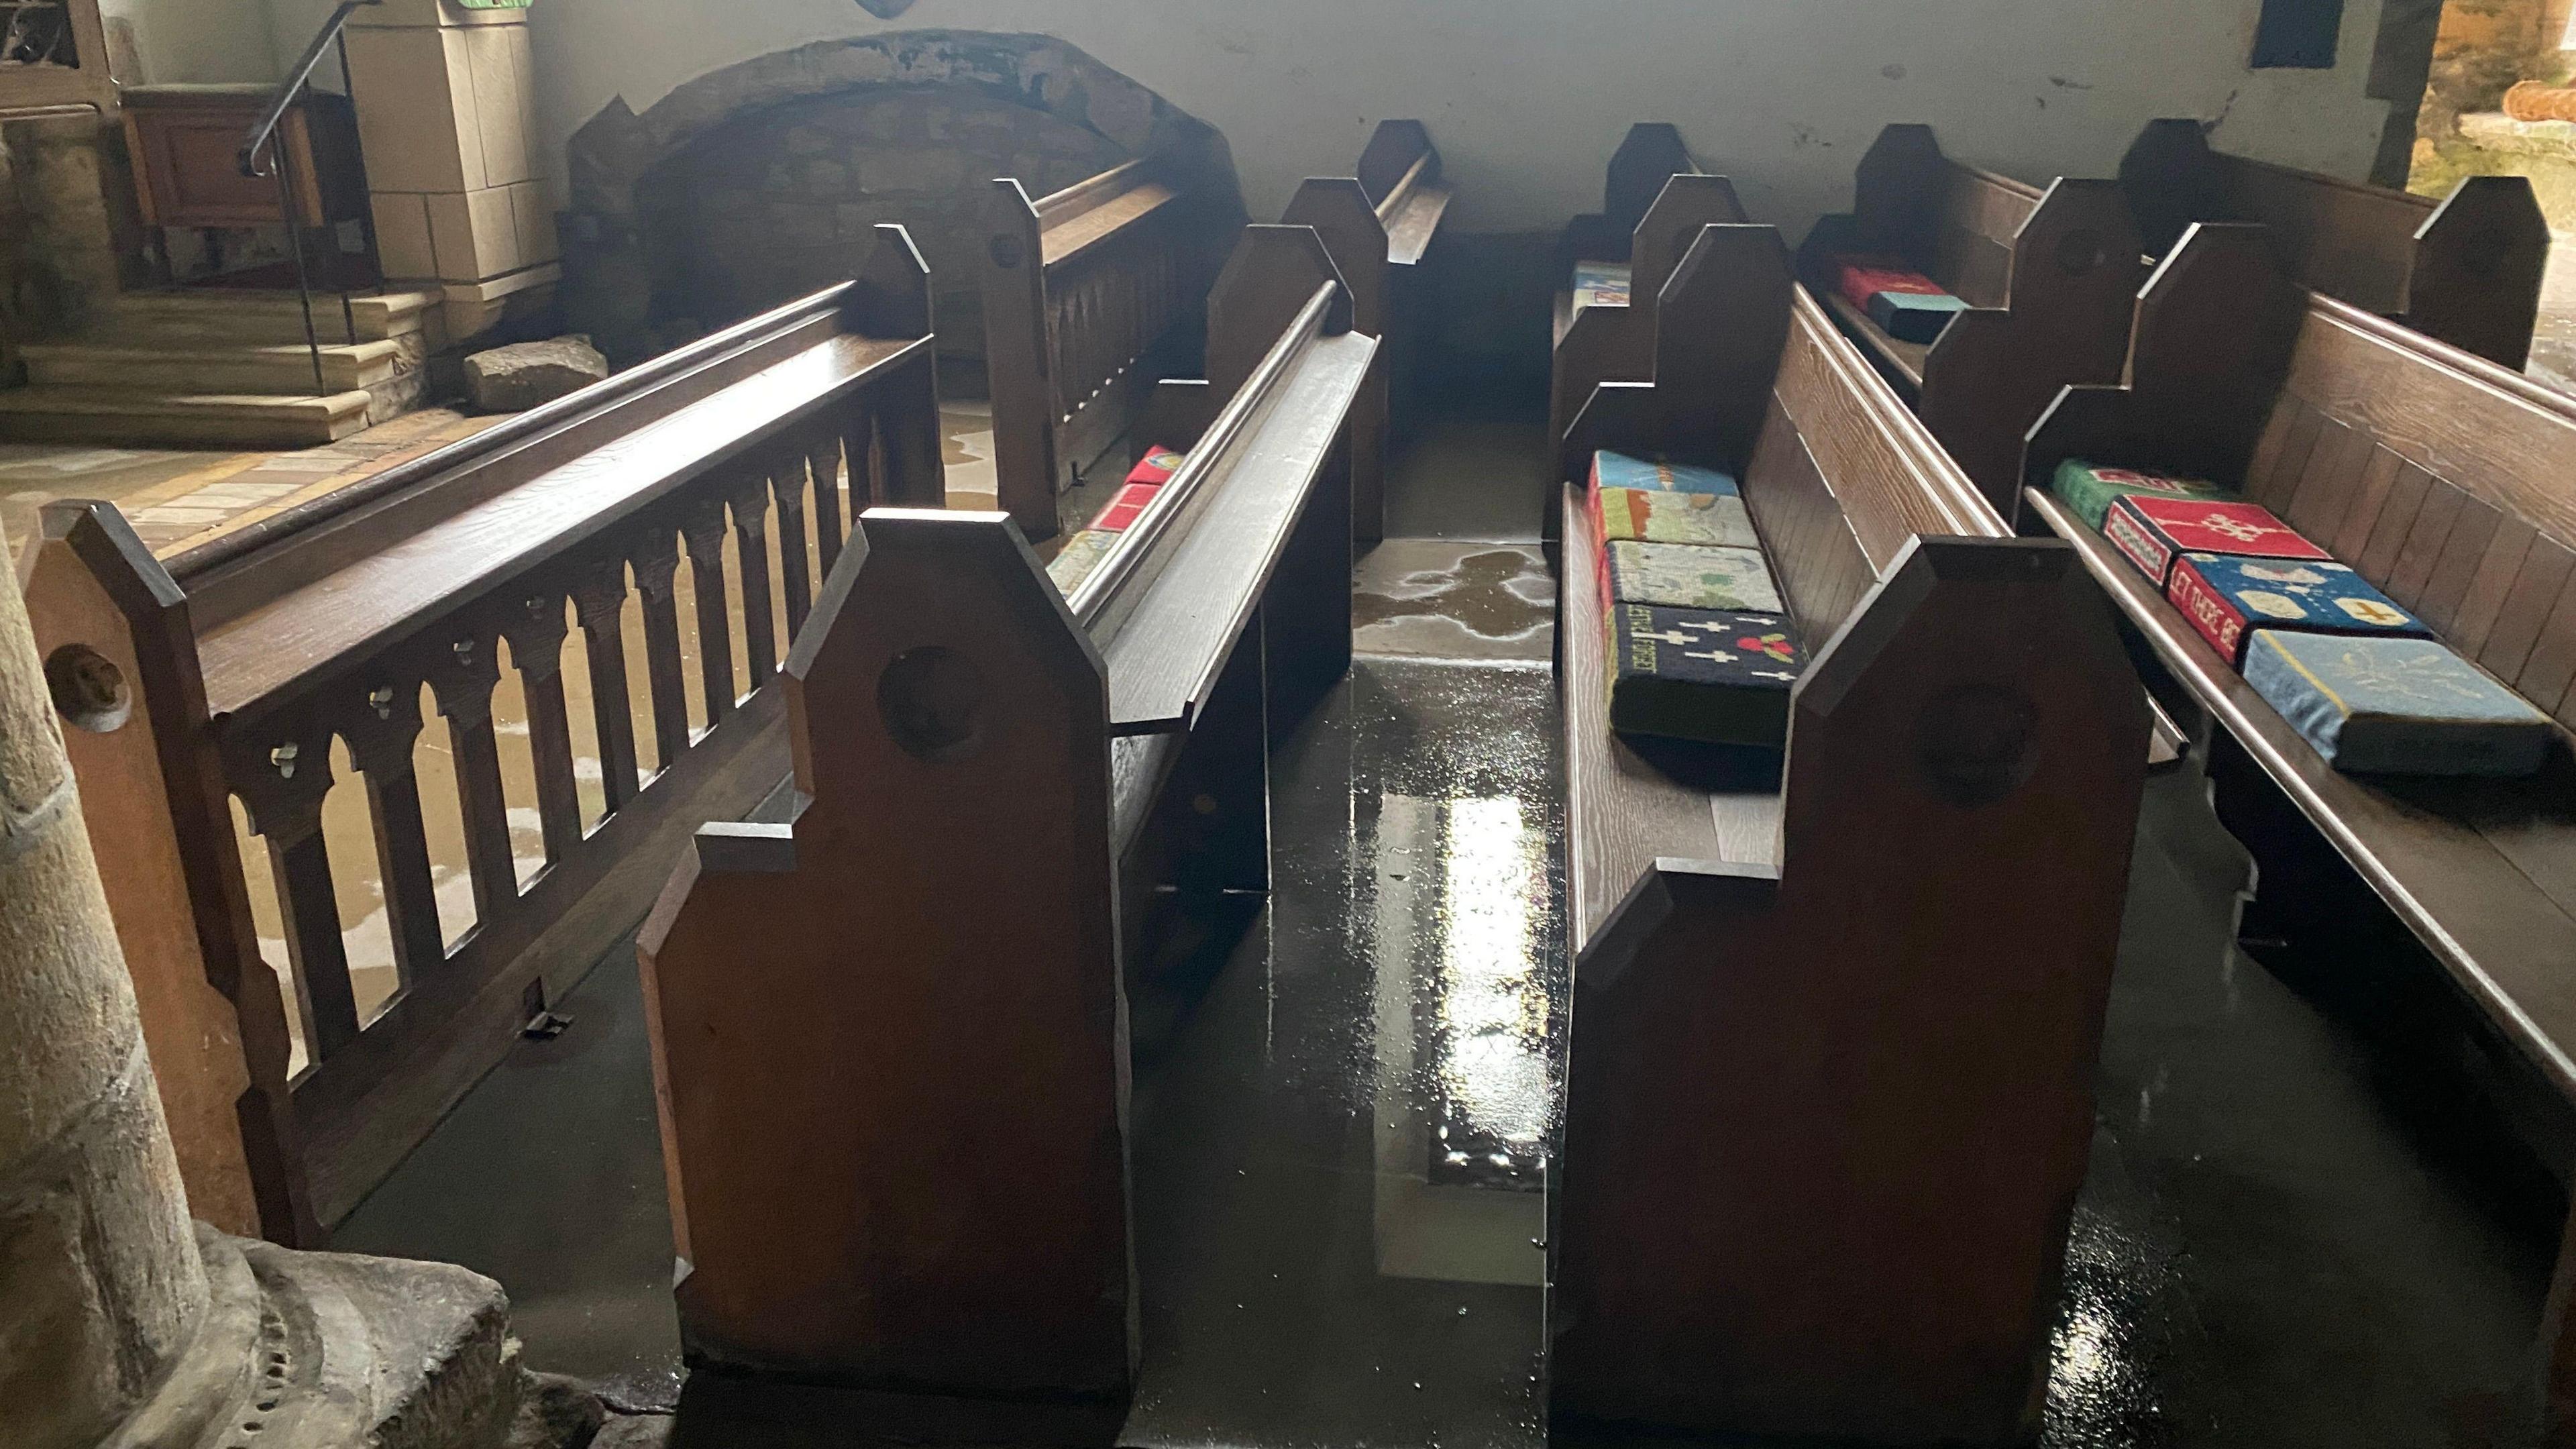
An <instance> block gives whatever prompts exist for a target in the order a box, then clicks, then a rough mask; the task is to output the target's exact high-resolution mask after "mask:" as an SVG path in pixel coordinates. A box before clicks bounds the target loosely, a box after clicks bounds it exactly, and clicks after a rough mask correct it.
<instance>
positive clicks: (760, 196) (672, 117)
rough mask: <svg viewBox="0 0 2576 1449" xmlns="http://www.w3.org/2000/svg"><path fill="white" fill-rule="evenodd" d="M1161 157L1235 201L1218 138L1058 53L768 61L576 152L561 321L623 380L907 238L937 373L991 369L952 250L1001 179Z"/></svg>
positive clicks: (1038, 46) (1046, 40)
mask: <svg viewBox="0 0 2576 1449" xmlns="http://www.w3.org/2000/svg"><path fill="white" fill-rule="evenodd" d="M535 13H537V14H539V15H543V14H544V13H545V12H544V11H543V10H539V11H537V12H535ZM1166 153H1176V154H1182V155H1186V156H1189V157H1192V158H1194V160H1193V164H1194V165H1200V166H1204V167H1205V169H1206V170H1207V171H1208V172H1210V173H1212V174H1215V175H1219V176H1223V177H1224V178H1226V180H1227V182H1228V184H1231V181H1232V178H1233V174H1234V166H1233V162H1232V160H1231V159H1230V157H1229V156H1228V155H1227V151H1226V144H1225V140H1224V138H1223V137H1221V136H1219V135H1217V133H1216V132H1215V131H1214V130H1213V129H1212V128H1211V127H1209V126H1208V125H1207V124H1206V123H1205V122H1203V121H1200V120H1198V119H1196V118H1195V117H1192V116H1190V115H1188V114H1186V113H1184V112H1182V111H1181V110H1180V109H1178V108H1177V107H1175V106H1173V105H1172V104H1171V103H1170V102H1169V101H1166V100H1164V99H1163V98H1162V97H1161V96H1159V95H1156V94H1155V93H1154V92H1152V91H1150V90H1147V89H1146V88H1145V87H1143V86H1141V85H1139V84H1137V83H1136V82H1135V81H1133V80H1131V79H1129V78H1128V77H1126V76H1124V75H1121V74H1119V73H1118V72H1117V71H1114V70H1112V69H1110V68H1109V67H1107V66H1105V65H1102V64H1101V63H1100V62H1099V61H1097V60H1094V59H1092V58H1091V57H1090V56H1088V55H1086V54H1084V53H1083V52H1082V51H1080V50H1078V49H1076V48H1075V47H1073V46H1070V45H1067V44H1065V43H1064V42H1063V41H1061V40H1058V39H1055V38H1054V37H1052V36H1046V35H1033V34H993V33H986V32H981V31H954V30H916V31H905V32H901V33H896V34H888V35H880V36H863V37H859V38H855V39H849V40H828V41H819V42H816V43H814V44H810V45H803V46H798V47H796V48H795V49H792V50H783V51H778V52H775V53H772V54H769V55H763V56H759V57H757V58H755V59H752V60H748V61H744V62H742V63H741V64H739V65H732V66H727V67H725V68H723V69H721V70H717V71H711V72H709V73H707V74H704V75H701V76H699V77H697V78H696V79H694V80H691V81H689V82H687V83H686V84H684V85H681V86H679V87H677V88H676V89H674V90H672V91H671V92H670V94H668V95H666V96H664V97H663V98H662V99H661V100H660V101H659V102H657V103H656V104H654V105H653V106H652V107H651V108H649V109H647V110H645V111H644V112H643V113H641V114H637V113H636V112H634V111H632V110H629V109H628V108H627V106H626V103H625V102H624V101H623V100H612V101H611V102H609V104H608V105H607V106H606V107H605V108H603V109H601V110H600V111H599V112H598V113H597V114H596V115H594V116H592V117H591V118H590V120H589V122H588V123H587V124H585V125H583V126H582V128H581V129H580V131H579V132H577V133H576V134H575V135H574V136H573V137H572V140H571V142H570V144H569V146H568V147H567V150H566V155H565V161H566V172H567V177H568V189H569V203H570V204H569V205H568V207H567V208H566V210H565V212H564V216H563V228H562V230H563V245H564V293H563V297H564V309H565V313H566V316H567V320H568V322H569V325H570V326H571V328H572V330H574V331H577V332H584V333H588V334H590V336H591V337H592V338H593V339H594V340H595V341H596V342H597V343H598V344H599V347H600V350H602V351H603V352H606V353H607V354H608V356H609V360H610V361H611V362H613V363H615V364H616V365H618V366H621V367H623V366H627V365H630V364H632V363H635V362H638V361H641V360H643V359H644V358H647V357H650V356H653V355H654V354H656V353H658V352H662V351H666V350H668V349H669V348H671V347H673V346H676V345H677V344H679V343H681V342H685V341H687V340H688V339H689V338H690V337H692V336H694V335H696V334H697V333H698V332H699V331H702V330H705V329H710V328H714V327H718V326H722V325H723V324H725V323H728V322H732V321H736V320H738V319H740V318H741V317H743V316H746V315H748V314H750V313H751V312H752V311H753V310H754V309H755V308H757V307H759V306H760V305H762V304H764V303H768V302H775V301H779V300H783V299H785V298H787V297H790V296H793V295H794V294H795V293H796V292H797V291H798V290H799V289H800V288H804V287H812V286H817V285H821V284H823V283H827V282H831V281H837V280H840V279H841V278H843V277H846V276H847V275H848V274H849V272H850V270H851V266H852V264H853V262H854V261H855V259H856V258H858V257H859V256H861V255H863V254H864V248H865V246H866V239H867V229H868V227H869V226H870V225H872V224H874V223H876V222H878V221H899V222H903V223H905V224H906V225H908V226H911V227H912V228H913V240H914V242H915V244H916V245H918V246H920V247H921V248H922V250H923V253H924V259H925V260H926V261H927V262H928V263H929V265H930V269H931V275H932V277H933V278H934V281H935V284H936V285H937V286H938V287H939V288H940V295H939V302H938V305H939V307H940V312H939V316H938V323H939V338H940V348H941V351H942V353H943V354H944V355H949V356H953V357H956V358H958V359H959V360H960V361H961V362H964V361H968V360H972V361H975V362H980V361H981V359H982V352H983V321H982V314H981V309H980V307H979V306H978V303H977V298H976V295H975V281H974V279H975V276H976V273H977V265H976V259H975V254H974V252H973V251H972V250H971V248H970V249H968V250H966V251H963V252H961V251H960V250H959V246H960V243H959V238H960V237H961V236H971V235H973V234H974V227H973V223H972V221H971V218H973V217H976V216H978V215H980V213H981V208H982V207H983V206H984V205H985V202H986V197H987V196H988V195H989V193H990V190H991V181H992V178H994V177H995V176H1000V175H1006V174H1011V173H1017V174H1018V175H1019V176H1020V178H1021V179H1023V180H1024V181H1026V182H1027V183H1028V184H1029V187H1030V190H1031V193H1032V199H1034V198H1035V196H1037V195H1041V194H1043V193H1045V192H1046V191H1049V190H1053V189H1055V188H1056V187H1058V186H1060V185H1062V184H1065V183H1067V182H1071V181H1077V180H1080V179H1082V178H1083V177H1085V176H1090V175H1094V174H1097V173H1098V172H1100V171H1102V170H1105V169H1107V168H1108V167H1110V166H1112V165H1115V164H1117V163H1118V162H1120V161H1122V160H1126V159H1128V158H1130V157H1135V156H1146V155H1161V154H1166ZM974 371H975V369H973V368H969V367H963V366H961V367H957V368H952V369H949V370H948V372H947V375H946V376H944V377H943V380H942V386H943V387H948V386H949V385H950V384H952V383H965V384H967V385H968V386H970V387H971V385H972V382H973V373H974Z"/></svg>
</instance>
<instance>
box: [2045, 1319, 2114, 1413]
mask: <svg viewBox="0 0 2576 1449" xmlns="http://www.w3.org/2000/svg"><path fill="white" fill-rule="evenodd" d="M2112 1331H2113V1330H2112V1326H2111V1324H2110V1323H2109V1322H2107V1321H2106V1320H2105V1319H2104V1318H2103V1317H2102V1315H2100V1314H2099V1313H2095V1312H2093V1311H2091V1310H2089V1309H2085V1308H2078V1309H2076V1310H2075V1311H2074V1312H2073V1313H2072V1314H2070V1315H2069V1316H2068V1317H2067V1320H2066V1323H2065V1325H2064V1326H2063V1327H2061V1328H2060V1329H2058V1331H2057V1366H2056V1368H2055V1370H2054V1371H2053V1372H2051V1373H2050V1375H2049V1389H2050V1391H2051V1392H2052V1393H2058V1394H2069V1395H2081V1396H2085V1397H2091V1396H2094V1395H2097V1394H2099V1393H2100V1392H2101V1390H2102V1387H2103V1384H2104V1381H2105V1380H2107V1379H2108V1378H2109V1377H2110V1376H2111V1375H2112V1374H2113V1373H2115V1372H2117V1368H2118V1366H2117V1364H2116V1362H2115V1361H2114V1359H2113V1357H2112V1352H2113V1349H2114V1348H2115V1344H2114V1343H2113V1340H2112V1336H2111V1335H2112Z"/></svg>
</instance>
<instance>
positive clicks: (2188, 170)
mask: <svg viewBox="0 0 2576 1449" xmlns="http://www.w3.org/2000/svg"><path fill="white" fill-rule="evenodd" d="M2120 181H2121V185H2122V186H2123V187H2124V188H2125V189H2126V190H2127V192H2128V195H2129V203H2130V205H2131V207H2132V208H2133V209H2134V210H2135V211H2136V213H2137V216H2138V225H2139V232H2140V235H2141V237H2142V239H2143V240H2144V241H2145V243H2146V246H2147V250H2148V253H2149V254H2150V255H2152V256H2157V257H2162V256H2164V255H2166V254H2168V253H2169V252H2171V251H2172V250H2173V248H2174V247H2175V245H2177V244H2178V243H2179V242H2180V241H2181V239H2182V235H2183V233H2184V231H2185V230H2186V229H2188V228H2189V227H2190V225H2191V224H2192V223H2193V222H2196V221H2243V222H2258V223H2261V224H2262V225H2265V226H2268V227H2270V228H2271V229H2272V239H2273V243H2274V245H2275V246H2277V247H2278V248H2279V249H2280V257H2281V264H2282V266H2283V267H2284V268H2285V269H2286V270H2287V272H2288V274H2289V277H2290V279H2291V280H2292V281H2293V282H2296V283H2297V284H2298V285H2300V286H2303V287H2306V288H2309V289H2310V290H2312V291H2317V292H2323V293H2325V294H2326V295H2327V296H2329V297H2333V298H2336V299H2338V300H2340V301H2344V302H2348V303H2350V304H2352V305H2353V306H2355V307H2358V308H2360V309H2362V310H2363V311H2365V312H2370V313H2374V314H2376V315H2378V316H2381V317H2387V318H2391V319H2394V320H2396V321H2398V322H2400V323H2402V324H2404V325H2405V326H2408V327H2412V328H2414V329H2415V330H2417V331H2419V332H2422V333H2424V334H2425V335H2426V336H2429V337H2434V338H2438V339H2440V340H2441V341H2444V342H2448V343H2450V344H2451V345H2452V346H2454V347H2459V348H2462V349H2465V350H2467V351H2469V352H2473V353H2476V354H2477V355H2478V356H2480V357H2484V358H2486V359H2487V360H2488V361H2491V362H2494V363H2498V364H2500V365H2502V366H2504V367H2508V368H2512V369H2514V370H2516V371H2519V370H2520V369H2521V368H2522V367H2523V365H2524V364H2525V363H2527V362H2528V361H2529V360H2530V356H2531V337H2532V329H2533V324H2534V321H2535V319H2536V317H2537V315H2538V311H2539V305H2540V286H2541V279H2542V273H2543V272H2544V271H2545V270H2547V267H2548V263H2549V224H2548V221H2547V220H2546V218H2544V217H2543V216H2542V215H2541V211H2540V203H2539V199H2538V197H2537V196H2536V195H2535V194H2534V193H2533V191H2532V189H2531V182H2530V181H2529V180H2528V179H2526V178H2524V177H2520V176H2472V177H2470V178H2468V179H2466V180H2464V181H2462V182H2461V183H2460V184H2459V185H2458V186H2456V187H2454V188H2453V189H2452V191H2451V194H2450V196H2449V197H2448V198H2447V199H2444V200H2440V201H2436V200H2435V199H2433V198H2432V197H2428V196H2417V195H2414V194H2412V193H2410V192H2404V191H2391V190H2388V189H2386V188H2384V187H2378V186H2370V185H2365V184H2363V183H2360V182H2354V181H2344V180H2341V179H2339V178H2336V177H2332V176H2321V175H2318V174H2317V173H2315V172H2312V171H2300V170H2296V169H2294V168H2291V167H2287V166H2275V165H2272V164H2271V163H2269V162H2264V161H2257V160H2254V159H2252V158H2251V157H2246V156H2231V155H2228V154H2227V153H2225V152H2223V151H2218V150H2215V149H2213V148H2212V147H2211V146H2210V144H2209V137H2208V133H2207V132H2206V131H2205V130H2204V129H2203V128H2202V126H2201V124H2200V123H2199V122H2198V121H2194V120H2188V119H2169V120H2160V121H2151V122H2149V123H2148V124H2147V127H2146V129H2145V130H2144V131H2142V132H2140V133H2139V136H2138V139H2137V141H2136V142H2135V143H2134V144H2132V145H2131V146H2130V148H2129V152H2128V155H2127V156H2126V157H2125V158H2124V159H2123V160H2122V161H2121V163H2120Z"/></svg>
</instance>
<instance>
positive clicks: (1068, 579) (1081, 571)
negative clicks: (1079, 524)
mask: <svg viewBox="0 0 2576 1449" xmlns="http://www.w3.org/2000/svg"><path fill="white" fill-rule="evenodd" d="M1117 546H1118V535H1116V534H1114V533H1108V532H1104V531H1102V530H1100V529H1096V528H1086V529H1084V530H1082V531H1081V532H1079V533H1076V534H1074V535H1072V536H1071V537H1069V538H1067V539H1066V540H1065V541H1064V547H1063V548H1061V549H1059V550H1057V551H1056V556H1055V559H1054V561H1053V562H1051V563H1049V564H1048V565H1047V577H1048V578H1051V579H1053V580H1055V586H1056V589H1057V591H1058V592H1061V593H1062V594H1064V595H1065V596H1066V597H1068V598H1070V597H1072V595H1073V591H1074V590H1075V589H1077V588H1080V587H1081V586H1082V581H1083V580H1084V579H1086V578H1089V577H1090V576H1091V571H1092V570H1093V569H1095V568H1098V567H1100V561H1101V560H1102V559H1104V558H1107V557H1108V556H1109V550H1111V549H1113V548H1115V547H1117Z"/></svg>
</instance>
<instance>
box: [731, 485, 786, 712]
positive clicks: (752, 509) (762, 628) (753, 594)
mask: <svg viewBox="0 0 2576 1449" xmlns="http://www.w3.org/2000/svg"><path fill="white" fill-rule="evenodd" d="M728 491H729V497H730V501H731V502H732V504H733V536H734V544H735V549H734V552H735V553H736V554H737V555H738V556H739V557H740V558H741V560H742V647H743V654H744V655H745V661H744V662H746V663H748V664H749V665H750V666H751V687H752V690H753V691H755V692H757V691H759V690H761V689H763V688H765V687H767V685H768V684H769V676H771V675H772V674H775V673H777V672H778V624H777V622H776V619H775V616H774V615H773V614H772V612H771V610H772V608H773V607H774V605H773V604H772V598H773V595H772V594H771V593H770V589H769V479H768V478H767V476H765V475H764V474H763V473H762V472H760V471H759V470H757V469H754V470H753V471H751V472H749V473H746V474H744V475H743V476H742V477H740V478H737V479H735V480H733V481H732V483H730V484H729V485H728Z"/></svg>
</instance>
